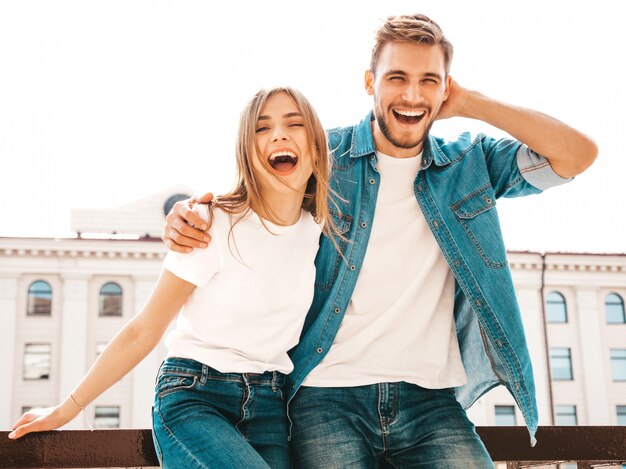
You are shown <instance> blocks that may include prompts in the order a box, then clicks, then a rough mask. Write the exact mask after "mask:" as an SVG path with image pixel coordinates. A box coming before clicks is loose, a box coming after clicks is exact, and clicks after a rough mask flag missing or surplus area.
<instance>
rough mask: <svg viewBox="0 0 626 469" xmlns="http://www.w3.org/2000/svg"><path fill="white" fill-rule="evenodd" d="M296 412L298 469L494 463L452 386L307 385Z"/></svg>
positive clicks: (294, 404) (294, 437) (292, 411)
mask: <svg viewBox="0 0 626 469" xmlns="http://www.w3.org/2000/svg"><path fill="white" fill-rule="evenodd" d="M289 415H290V417H291V419H292V421H293V428H292V441H291V443H292V446H291V447H292V457H293V461H294V465H295V467H296V468H298V469H332V468H337V469H345V468H354V469H366V468H368V469H369V468H372V469H377V468H379V467H383V468H429V469H430V468H446V469H449V468H463V469H467V468H481V469H482V468H493V467H494V466H493V462H492V461H491V458H490V457H489V454H488V453H487V450H486V449H485V446H484V445H483V443H482V442H481V441H480V439H479V437H478V435H477V434H476V432H475V430H474V425H473V424H472V423H471V422H470V421H469V419H468V418H467V415H466V413H465V411H464V410H463V408H462V407H461V406H460V404H459V403H458V402H457V400H456V399H455V397H454V391H453V390H452V389H424V388H421V387H419V386H415V385H413V384H408V383H404V382H399V383H381V384H373V385H368V386H358V387H345V388H315V387H301V388H300V389H299V390H298V392H297V394H296V396H295V397H294V399H293V401H292V402H291V404H290V411H289Z"/></svg>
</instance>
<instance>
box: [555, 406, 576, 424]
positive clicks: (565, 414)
mask: <svg viewBox="0 0 626 469" xmlns="http://www.w3.org/2000/svg"><path fill="white" fill-rule="evenodd" d="M554 409H555V410H556V412H555V414H556V420H555V422H554V423H555V424H556V425H578V421H577V419H576V406H575V405H557V406H554Z"/></svg>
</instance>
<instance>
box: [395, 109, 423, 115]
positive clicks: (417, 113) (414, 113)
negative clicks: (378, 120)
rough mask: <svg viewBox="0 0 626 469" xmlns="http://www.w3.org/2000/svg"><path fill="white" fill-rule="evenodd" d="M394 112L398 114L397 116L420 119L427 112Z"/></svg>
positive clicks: (396, 110)
mask: <svg viewBox="0 0 626 469" xmlns="http://www.w3.org/2000/svg"><path fill="white" fill-rule="evenodd" d="M394 112H396V113H397V114H400V115H401V116H406V117H420V116H422V115H423V114H424V113H425V112H426V111H399V110H398V109H394Z"/></svg>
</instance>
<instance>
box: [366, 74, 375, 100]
mask: <svg viewBox="0 0 626 469" xmlns="http://www.w3.org/2000/svg"><path fill="white" fill-rule="evenodd" d="M364 78H365V80H364V83H365V91H366V92H367V94H369V95H370V96H372V95H373V94H374V74H373V73H372V71H371V70H365V77H364Z"/></svg>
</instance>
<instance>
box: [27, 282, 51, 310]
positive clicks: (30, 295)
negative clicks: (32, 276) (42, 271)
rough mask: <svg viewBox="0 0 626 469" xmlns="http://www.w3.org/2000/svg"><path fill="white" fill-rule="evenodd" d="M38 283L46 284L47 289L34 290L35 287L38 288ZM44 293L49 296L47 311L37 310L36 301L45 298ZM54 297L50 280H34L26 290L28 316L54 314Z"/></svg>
mask: <svg viewBox="0 0 626 469" xmlns="http://www.w3.org/2000/svg"><path fill="white" fill-rule="evenodd" d="M38 284H43V285H46V286H47V291H37V290H33V289H34V288H36V285H38ZM37 295H40V296H37ZM44 295H45V296H47V298H46V299H47V305H46V306H47V308H46V309H47V311H46V312H44V313H40V312H36V310H37V305H36V304H35V301H36V300H37V299H42V298H44ZM52 297H53V292H52V285H50V282H48V281H47V280H44V279H37V280H34V281H32V282H31V283H30V285H29V286H28V290H27V291H26V316H28V317H48V316H52Z"/></svg>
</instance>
